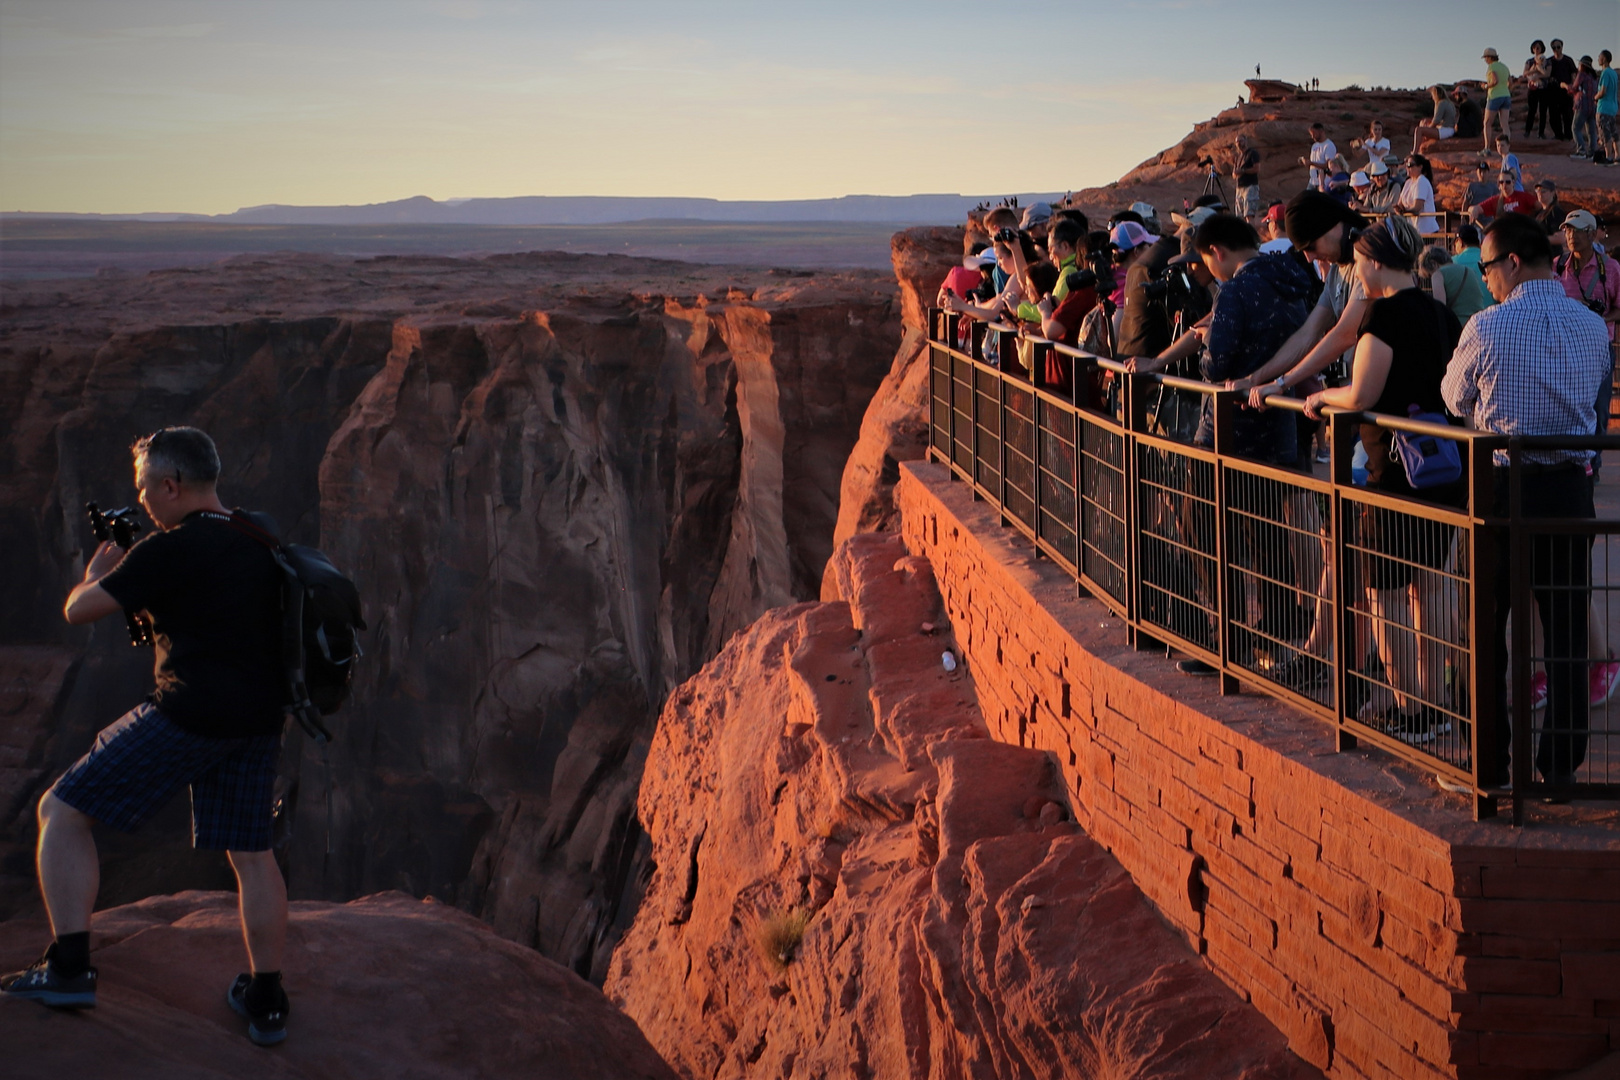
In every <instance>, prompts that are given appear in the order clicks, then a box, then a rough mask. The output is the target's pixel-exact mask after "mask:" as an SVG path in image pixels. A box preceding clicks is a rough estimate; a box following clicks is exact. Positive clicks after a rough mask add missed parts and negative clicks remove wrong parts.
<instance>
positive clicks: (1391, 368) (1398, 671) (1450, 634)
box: [1305, 217, 1468, 744]
mask: <svg viewBox="0 0 1620 1080" xmlns="http://www.w3.org/2000/svg"><path fill="white" fill-rule="evenodd" d="M1423 246H1424V241H1423V237H1422V235H1421V234H1419V233H1418V231H1417V229H1416V228H1414V227H1413V226H1412V224H1411V223H1410V222H1409V221H1407V220H1406V219H1405V218H1401V217H1390V218H1386V219H1385V220H1384V221H1382V222H1380V223H1379V224H1377V225H1374V226H1373V227H1372V228H1370V229H1368V230H1366V231H1365V232H1364V233H1362V234H1361V236H1360V238H1359V239H1357V240H1356V242H1355V263H1356V276H1357V277H1358V278H1359V279H1360V281H1361V283H1362V286H1363V287H1364V288H1365V289H1366V291H1367V295H1368V297H1369V300H1370V303H1369V306H1368V309H1367V316H1366V319H1365V321H1364V322H1363V323H1362V326H1361V328H1360V336H1359V337H1358V339H1357V341H1356V358H1355V362H1354V364H1352V365H1351V380H1350V384H1349V385H1347V386H1340V387H1334V388H1329V389H1325V390H1318V391H1316V392H1315V393H1313V394H1311V395H1310V397H1308V398H1306V399H1305V409H1306V413H1307V415H1310V416H1317V415H1319V413H1320V410H1321V409H1322V408H1323V407H1324V406H1331V407H1334V408H1340V409H1355V410H1360V411H1371V412H1378V413H1385V414H1389V415H1394V416H1401V415H1404V414H1405V413H1406V412H1407V410H1408V409H1409V408H1410V407H1411V406H1414V405H1415V406H1417V407H1418V408H1419V410H1420V411H1422V412H1426V413H1443V412H1444V411H1445V403H1444V401H1443V399H1442V398H1441V396H1440V380H1441V379H1442V378H1443V377H1444V375H1445V373H1446V363H1447V362H1448V361H1449V360H1450V359H1451V355H1452V350H1453V349H1454V348H1455V347H1456V344H1457V340H1458V338H1459V337H1460V336H1461V335H1462V325H1461V323H1460V322H1459V321H1458V319H1457V317H1456V316H1455V315H1453V314H1452V313H1451V311H1450V310H1448V309H1447V308H1446V307H1445V306H1444V305H1443V304H1441V303H1439V302H1437V301H1436V300H1435V299H1434V298H1433V297H1432V296H1430V295H1429V294H1428V293H1426V292H1424V291H1423V290H1422V289H1419V288H1417V287H1415V286H1414V284H1413V281H1412V277H1413V271H1414V270H1415V269H1416V268H1417V264H1418V258H1419V257H1420V255H1421V254H1422V252H1423ZM1360 434H1361V444H1362V445H1363V446H1364V447H1366V448H1367V471H1368V479H1367V486H1368V487H1369V488H1371V489H1372V490H1374V491H1381V492H1384V493H1386V494H1390V495H1399V496H1405V497H1409V498H1410V497H1413V496H1415V495H1416V490H1415V489H1414V488H1413V487H1412V484H1411V482H1410V480H1409V478H1408V476H1407V474H1406V467H1405V464H1404V461H1403V459H1402V458H1401V456H1400V455H1399V454H1396V453H1393V452H1392V448H1391V439H1392V436H1391V432H1390V431H1389V430H1388V429H1386V428H1381V427H1379V426H1378V425H1376V424H1362V425H1361V432H1360ZM1467 496H1468V490H1467V483H1466V480H1465V479H1463V478H1461V477H1459V478H1458V479H1456V480H1454V481H1452V482H1451V483H1450V484H1447V485H1440V486H1435V487H1428V488H1425V489H1424V491H1423V498H1424V499H1425V500H1426V501H1430V502H1438V503H1441V504H1443V505H1447V506H1454V507H1460V506H1463V505H1465V504H1466V502H1467ZM1353 528H1354V531H1355V533H1356V534H1357V535H1356V539H1355V544H1356V545H1357V546H1358V547H1361V548H1362V549H1363V550H1366V549H1368V548H1370V549H1372V550H1375V551H1376V552H1377V553H1378V554H1377V555H1373V556H1369V557H1368V558H1367V559H1366V560H1365V563H1366V565H1365V566H1364V567H1363V568H1362V573H1361V574H1360V575H1358V576H1359V577H1360V578H1361V580H1362V582H1363V583H1364V587H1365V591H1366V597H1367V614H1368V615H1369V616H1370V618H1371V624H1372V625H1371V629H1372V632H1373V640H1374V641H1375V642H1376V644H1377V647H1378V657H1379V659H1380V660H1381V661H1382V663H1383V669H1384V673H1383V681H1386V682H1387V683H1388V685H1389V686H1390V687H1391V688H1392V690H1393V701H1388V700H1380V697H1379V695H1378V692H1377V691H1375V692H1374V693H1373V695H1372V696H1371V697H1369V699H1368V702H1367V704H1366V706H1364V707H1363V708H1362V710H1361V714H1360V719H1361V720H1362V722H1364V723H1369V724H1372V725H1373V726H1375V727H1379V728H1381V729H1382V730H1384V731H1387V732H1389V733H1390V734H1392V735H1394V736H1395V737H1396V738H1398V739H1401V740H1403V741H1405V742H1409V743H1413V744H1423V743H1427V742H1430V741H1432V740H1433V739H1434V738H1435V737H1436V735H1439V734H1444V733H1446V732H1449V731H1450V730H1451V722H1450V719H1449V718H1448V716H1447V713H1446V712H1444V711H1442V710H1455V709H1458V708H1460V707H1461V703H1460V702H1457V701H1449V700H1446V699H1445V697H1444V693H1443V691H1444V688H1445V682H1444V677H1443V664H1444V661H1445V659H1446V657H1445V656H1444V655H1443V653H1444V651H1445V650H1444V649H1443V648H1440V647H1438V643H1439V642H1444V641H1451V640H1455V636H1454V631H1450V630H1449V629H1448V628H1447V627H1446V625H1445V624H1446V621H1447V616H1446V611H1445V607H1444V602H1443V599H1442V598H1443V593H1444V589H1443V586H1444V584H1445V582H1444V579H1443V578H1442V576H1441V575H1440V574H1439V573H1438V571H1439V570H1440V569H1441V568H1442V567H1444V566H1445V564H1446V560H1447V558H1448V557H1449V555H1450V551H1451V542H1452V538H1453V533H1454V531H1455V530H1454V529H1453V528H1452V527H1451V526H1448V525H1424V526H1421V527H1414V525H1413V524H1412V523H1411V522H1409V521H1405V520H1400V519H1398V518H1395V517H1394V516H1393V515H1392V514H1391V513H1390V512H1388V511H1374V510H1370V509H1369V510H1368V511H1366V512H1365V513H1363V514H1362V515H1361V516H1360V520H1359V521H1358V522H1357V523H1356V524H1355V525H1354V526H1353ZM1414 639H1415V640H1414ZM1380 689H1381V688H1380Z"/></svg>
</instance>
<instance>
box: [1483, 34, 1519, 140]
mask: <svg viewBox="0 0 1620 1080" xmlns="http://www.w3.org/2000/svg"><path fill="white" fill-rule="evenodd" d="M1480 59H1481V60H1483V61H1485V148H1484V149H1483V150H1482V151H1481V153H1486V154H1488V153H1490V151H1491V124H1492V123H1495V124H1496V125H1497V127H1498V129H1499V130H1500V131H1501V132H1502V134H1504V135H1505V134H1507V130H1508V109H1509V107H1510V106H1511V105H1512V104H1513V74H1512V72H1510V71H1508V67H1507V65H1506V64H1504V63H1502V60H1501V58H1500V57H1499V56H1497V54H1496V50H1495V49H1493V48H1489V47H1487V48H1486V49H1485V52H1484V53H1483V54H1481V56H1480Z"/></svg>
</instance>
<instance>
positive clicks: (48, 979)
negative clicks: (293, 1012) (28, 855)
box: [0, 427, 291, 1045]
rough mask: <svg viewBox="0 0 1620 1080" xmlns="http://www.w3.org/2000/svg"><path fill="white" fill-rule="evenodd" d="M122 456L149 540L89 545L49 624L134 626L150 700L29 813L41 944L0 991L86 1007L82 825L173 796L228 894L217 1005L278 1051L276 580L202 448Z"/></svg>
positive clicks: (89, 848) (91, 842)
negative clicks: (224, 870) (135, 616)
mask: <svg viewBox="0 0 1620 1080" xmlns="http://www.w3.org/2000/svg"><path fill="white" fill-rule="evenodd" d="M131 449H132V453H133V455H134V459H135V486H136V488H137V490H138V491H139V494H140V504H141V506H142V507H143V508H144V509H145V511H146V513H147V515H148V516H150V517H151V519H152V521H153V522H154V523H155V524H156V525H157V531H156V532H154V533H153V534H152V535H150V536H148V537H147V538H146V539H144V540H142V541H141V542H140V543H138V544H135V545H134V546H133V547H131V548H129V549H128V550H127V551H126V550H125V549H123V548H121V547H119V546H117V544H116V543H115V542H114V541H107V542H104V543H103V544H102V545H101V546H100V547H99V548H98V549H97V550H96V552H95V555H94V556H93V557H92V558H91V560H90V563H89V565H88V566H86V567H85V573H84V580H83V581H82V582H81V583H80V584H78V585H77V586H75V587H74V589H73V591H72V592H71V593H69V595H68V598H67V603H66V605H65V606H64V608H63V614H64V616H65V617H66V618H67V621H68V622H69V623H72V624H73V625H75V626H82V625H85V624H88V623H92V622H95V621H97V620H98V619H104V618H106V617H107V616H109V615H116V614H118V613H120V612H121V611H122V612H143V613H144V614H145V616H146V617H147V618H148V619H149V622H150V626H151V634H152V639H153V643H154V646H155V658H154V664H153V667H154V674H155V676H156V689H155V690H154V691H153V692H152V694H151V695H150V697H149V698H148V699H147V700H146V701H145V702H143V703H142V704H140V705H137V706H136V707H135V708H133V709H131V710H130V711H129V712H128V713H125V714H124V716H123V717H122V718H120V719H119V720H118V721H116V722H115V723H113V724H112V725H111V726H110V727H108V728H106V729H104V730H103V731H102V732H101V733H100V735H98V736H97V737H96V741H95V745H94V746H93V747H91V749H90V752H89V753H87V754H86V755H85V756H84V757H82V758H80V759H79V760H78V761H76V762H74V763H73V765H72V766H70V767H69V768H68V770H67V772H65V773H64V774H63V775H62V777H61V778H60V779H58V780H57V781H56V783H55V784H54V785H53V786H52V787H51V789H50V790H49V791H47V792H46V793H45V795H44V796H43V797H42V798H41V799H40V801H39V847H38V853H37V855H38V869H39V883H40V891H41V892H42V893H43V894H44V899H45V908H46V911H47V913H48V915H49V917H50V922H51V930H52V933H53V934H54V940H53V942H52V943H51V945H50V946H49V947H48V948H47V949H46V950H45V954H44V956H43V957H41V958H40V960H39V961H38V962H37V963H36V964H34V965H33V966H32V967H30V968H28V969H27V970H25V971H20V972H14V973H12V974H10V975H7V976H5V977H4V978H3V979H0V993H3V994H4V995H6V996H10V997H16V998H26V999H31V1000H34V1001H39V1002H41V1003H43V1004H45V1005H49V1006H54V1007H58V1008H90V1007H93V1006H94V1005H95V1003H96V969H95V968H94V967H92V966H91V964H90V913H91V911H92V910H93V909H94V907H95V901H96V892H97V889H98V887H99V883H100V870H99V867H98V864H97V856H96V843H95V839H94V837H93V836H92V834H91V826H92V825H93V824H95V823H97V822H100V823H101V824H102V825H104V826H106V827H108V828H112V829H116V830H118V831H120V832H129V831H132V830H134V829H136V828H138V827H139V826H140V825H141V824H142V823H143V822H145V821H146V820H148V819H149V818H150V817H152V815H153V814H155V813H156V812H157V811H158V810H159V809H160V808H162V807H163V805H164V804H165V803H167V802H168V801H169V799H170V798H171V797H172V796H173V795H174V794H175V793H176V792H177V791H178V790H179V789H180V788H182V787H186V786H189V787H190V790H191V819H192V843H193V845H194V846H195V847H197V848H201V849H206V850H211V851H224V852H225V853H226V855H227V857H228V858H229V860H230V863H231V866H232V868H233V869H234V870H235V872H236V880H237V884H238V886H239V888H240V894H241V919H242V931H243V937H244V939H245V941H246V944H247V952H248V959H249V961H250V965H251V972H250V973H245V974H243V975H241V976H239V977H238V978H237V979H236V981H235V982H234V983H233V984H232V985H231V986H230V987H229V989H228V994H227V997H228V1000H229V1002H230V1004H231V1006H232V1008H234V1009H235V1010H236V1011H237V1012H239V1013H241V1014H243V1015H245V1016H246V1017H247V1018H248V1035H249V1037H250V1038H251V1039H252V1040H253V1041H254V1042H256V1043H259V1044H261V1045H271V1044H274V1043H278V1042H280V1041H281V1040H282V1039H283V1038H285V1036H286V1026H285V1025H286V1017H287V1011H288V1003H287V995H286V992H285V991H284V990H283V989H282V987H281V965H282V952H283V948H284V945H285V942H286V936H287V889H286V884H285V882H284V881H283V880H282V877H281V871H280V869H279V868H278V867H277V865H276V861H275V856H274V854H273V853H272V851H271V840H272V831H273V830H272V821H273V814H272V799H273V794H272V789H273V787H274V783H275V774H276V759H277V757H278V755H279V753H280V748H281V731H282V726H283V723H284V721H285V714H286V710H287V708H288V706H289V705H290V704H291V697H290V694H289V684H288V681H287V670H286V668H285V667H284V665H283V662H282V652H281V648H282V644H281V635H282V629H283V624H282V611H281V602H282V583H283V580H284V579H283V576H282V571H281V569H280V568H279V567H278V565H277V563H276V560H275V557H274V556H273V555H272V554H271V551H270V549H269V548H268V547H266V546H265V544H264V543H262V542H261V541H260V540H258V539H255V538H254V537H253V536H251V535H248V534H247V533H245V532H243V531H241V530H240V529H238V528H237V527H236V526H235V525H234V524H233V522H234V520H235V515H233V513H232V512H231V511H229V510H227V509H226V508H225V505H224V504H223V503H222V502H220V499H219V495H218V492H217V491H216V489H215V484H216V481H217V480H218V479H219V473H220V461H219V454H218V453H217V452H216V450H215V449H214V443H213V440H212V439H210V438H209V437H208V436H207V435H206V434H204V433H203V432H201V431H199V430H197V429H196V428H190V427H171V428H164V429H162V430H160V431H158V432H155V433H154V434H152V435H149V436H147V437H145V438H143V439H139V440H137V441H136V443H135V444H134V446H133V447H132V448H131ZM238 513H239V512H238Z"/></svg>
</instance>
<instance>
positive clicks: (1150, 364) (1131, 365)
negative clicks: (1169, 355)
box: [1125, 356, 1169, 375]
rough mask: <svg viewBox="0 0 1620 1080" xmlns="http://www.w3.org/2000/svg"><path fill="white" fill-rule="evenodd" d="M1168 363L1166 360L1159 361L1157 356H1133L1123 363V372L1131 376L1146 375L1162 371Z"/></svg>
mask: <svg viewBox="0 0 1620 1080" xmlns="http://www.w3.org/2000/svg"><path fill="white" fill-rule="evenodd" d="M1168 363H1169V361H1168V360H1161V359H1159V358H1158V357H1157V356H1133V357H1131V358H1129V359H1128V360H1126V361H1125V370H1126V371H1128V372H1130V373H1131V374H1132V375H1147V374H1150V373H1152V372H1155V371H1162V370H1164V367H1165V365H1166V364H1168Z"/></svg>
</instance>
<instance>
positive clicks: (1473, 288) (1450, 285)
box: [1418, 247, 1491, 325]
mask: <svg viewBox="0 0 1620 1080" xmlns="http://www.w3.org/2000/svg"><path fill="white" fill-rule="evenodd" d="M1418 276H1419V277H1420V278H1421V279H1422V280H1423V281H1424V282H1425V283H1426V284H1427V285H1428V286H1429V292H1430V293H1432V294H1433V295H1434V298H1435V299H1436V300H1438V301H1440V302H1441V303H1442V304H1444V305H1446V307H1448V308H1450V309H1451V313H1452V314H1453V315H1455V316H1457V321H1458V322H1460V323H1462V324H1464V325H1467V323H1468V320H1469V319H1471V318H1473V316H1474V313H1475V312H1477V311H1481V310H1483V309H1485V308H1487V307H1489V306H1490V304H1491V301H1490V300H1488V299H1487V298H1486V297H1487V295H1488V294H1487V293H1486V291H1485V283H1484V282H1483V281H1481V280H1480V277H1479V272H1478V271H1477V270H1475V269H1474V268H1473V267H1471V266H1460V265H1458V264H1457V263H1454V262H1452V261H1451V256H1450V255H1448V254H1446V250H1445V249H1444V248H1442V247H1428V248H1424V249H1423V258H1422V259H1420V260H1419V262H1418Z"/></svg>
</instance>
